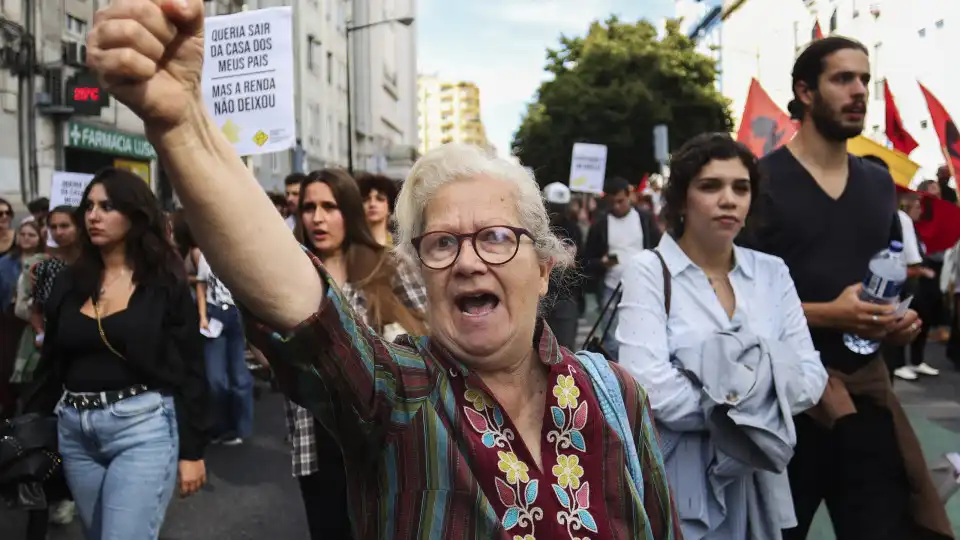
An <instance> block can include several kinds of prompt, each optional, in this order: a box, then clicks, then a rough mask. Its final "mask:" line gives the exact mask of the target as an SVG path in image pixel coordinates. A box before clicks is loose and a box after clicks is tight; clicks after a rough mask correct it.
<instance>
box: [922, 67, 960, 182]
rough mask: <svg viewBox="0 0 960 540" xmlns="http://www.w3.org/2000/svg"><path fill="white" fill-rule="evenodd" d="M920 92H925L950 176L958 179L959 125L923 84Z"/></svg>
mask: <svg viewBox="0 0 960 540" xmlns="http://www.w3.org/2000/svg"><path fill="white" fill-rule="evenodd" d="M918 84H919V83H918ZM920 90H921V91H923V97H925V98H926V99H927V109H929V110H930V119H931V120H933V128H934V129H935V130H936V131H937V138H939V139H940V149H941V150H942V151H943V157H944V159H946V160H947V167H949V168H950V176H953V177H954V178H956V177H957V175H956V172H957V171H958V170H960V131H957V125H956V124H955V123H953V119H952V118H950V114H949V113H947V110H946V109H945V108H944V107H943V104H941V103H940V100H938V99H937V98H936V97H935V96H934V95H933V94H932V93H930V91H929V90H927V87H925V86H923V85H922V84H921V85H920Z"/></svg>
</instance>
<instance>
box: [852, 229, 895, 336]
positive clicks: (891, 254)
mask: <svg viewBox="0 0 960 540" xmlns="http://www.w3.org/2000/svg"><path fill="white" fill-rule="evenodd" d="M902 254H903V244H901V243H900V242H897V241H893V242H890V247H889V248H887V249H885V250H883V251H881V252H880V253H877V254H876V255H874V256H873V258H872V259H870V265H869V270H868V271H867V277H866V279H864V280H863V290H862V291H860V299H861V300H863V301H864V302H870V303H872V304H881V305H890V304H895V303H897V302H899V301H900V291H901V290H902V289H903V284H904V283H905V282H906V281H907V265H906V263H904V261H903V257H902ZM843 343H844V345H846V346H847V348H848V349H850V350H851V351H853V352H855V353H857V354H863V355H867V354H873V353H875V352H877V349H879V348H880V342H879V341H874V340H872V339H866V338H862V337H860V336H855V335H853V334H844V335H843Z"/></svg>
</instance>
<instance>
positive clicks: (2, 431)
mask: <svg viewBox="0 0 960 540" xmlns="http://www.w3.org/2000/svg"><path fill="white" fill-rule="evenodd" d="M61 463H62V460H61V458H60V455H59V454H58V453H57V419H56V418H55V417H52V416H46V415H41V414H37V413H29V414H24V415H20V416H17V417H15V418H11V419H9V420H6V421H4V422H3V423H2V424H0V499H4V500H6V502H7V503H8V505H10V506H13V507H17V508H26V509H31V508H45V507H46V498H45V496H44V493H43V483H44V482H46V481H47V480H49V479H50V478H51V477H52V476H53V475H54V474H55V473H56V472H57V471H58V470H59V469H60V466H61Z"/></svg>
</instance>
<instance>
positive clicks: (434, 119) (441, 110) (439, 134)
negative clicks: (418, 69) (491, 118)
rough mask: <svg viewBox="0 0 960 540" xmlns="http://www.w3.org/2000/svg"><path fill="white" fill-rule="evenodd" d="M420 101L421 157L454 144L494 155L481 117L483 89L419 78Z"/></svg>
mask: <svg viewBox="0 0 960 540" xmlns="http://www.w3.org/2000/svg"><path fill="white" fill-rule="evenodd" d="M417 99H418V102H419V104H418V110H419V120H418V124H417V129H418V131H419V134H420V152H421V153H425V152H428V151H430V150H432V149H434V148H436V147H438V146H441V145H444V144H447V143H451V142H456V143H466V144H472V145H475V146H479V147H481V148H484V149H486V150H487V151H490V152H495V149H494V148H493V147H492V146H491V145H490V142H489V141H488V140H487V134H486V130H485V129H484V126H483V120H482V119H481V117H480V89H479V88H477V85H476V84H474V83H472V82H467V81H447V80H444V79H442V78H440V77H437V76H435V75H420V77H419V79H418V88H417Z"/></svg>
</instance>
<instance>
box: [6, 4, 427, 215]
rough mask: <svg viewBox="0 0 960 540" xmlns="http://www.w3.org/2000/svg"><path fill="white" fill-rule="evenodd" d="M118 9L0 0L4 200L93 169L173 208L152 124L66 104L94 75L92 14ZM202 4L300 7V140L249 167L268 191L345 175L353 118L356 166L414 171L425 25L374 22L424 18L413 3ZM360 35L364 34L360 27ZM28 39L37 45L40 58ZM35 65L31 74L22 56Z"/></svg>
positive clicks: (108, 108)
mask: <svg viewBox="0 0 960 540" xmlns="http://www.w3.org/2000/svg"><path fill="white" fill-rule="evenodd" d="M108 3H109V0H5V1H3V2H2V3H0V53H2V54H0V130H2V131H0V132H2V133H9V134H17V136H15V137H5V138H2V139H0V197H6V198H10V199H15V200H20V199H31V198H33V197H36V196H38V195H48V194H49V190H50V178H51V175H52V172H53V171H54V170H69V171H73V172H95V171H96V170H99V169H100V168H102V167H105V166H108V165H113V166H118V167H126V168H128V169H130V170H133V171H135V172H137V173H138V174H140V175H141V176H143V177H144V178H146V179H148V180H149V181H151V182H152V185H154V186H155V188H156V190H157V192H158V193H159V194H160V195H161V197H162V198H164V199H165V200H172V198H173V194H172V191H171V189H170V187H169V183H168V182H167V181H166V178H165V174H164V172H163V170H162V167H161V166H160V165H159V163H158V162H157V161H156V154H155V152H154V150H153V148H152V147H151V146H150V144H149V143H148V142H147V140H146V138H145V137H144V136H143V124H142V122H141V121H140V120H139V118H137V117H136V116H135V115H134V114H133V113H132V112H131V111H130V110H129V109H127V108H126V107H124V106H123V105H120V104H118V103H117V102H116V101H115V100H112V99H110V98H109V96H106V93H104V94H103V95H104V96H105V99H104V103H105V104H106V105H105V106H104V107H103V108H102V109H101V110H99V112H98V114H93V115H90V116H83V115H80V114H77V112H76V111H74V110H72V109H71V107H69V106H67V105H66V104H65V99H64V97H65V92H66V86H67V85H68V82H69V81H70V79H71V78H72V77H74V76H75V75H76V74H78V73H81V74H82V73H84V72H85V71H86V70H85V69H84V67H83V65H84V54H85V46H84V43H85V41H86V33H87V30H88V29H89V26H90V24H91V22H92V20H93V14H94V13H95V12H96V10H97V9H99V8H100V7H101V6H103V5H106V4H108ZM28 6H29V8H28ZM204 6H205V10H206V15H207V16H215V15H224V14H229V13H235V12H238V11H242V10H244V9H248V10H256V9H262V8H269V7H278V6H292V7H293V10H294V17H293V21H294V23H293V33H294V66H295V70H294V77H295V83H294V99H295V101H296V104H295V111H296V122H297V126H296V129H297V141H298V144H297V146H296V148H294V149H292V150H290V151H289V152H276V153H272V154H265V155H261V156H255V157H253V158H252V159H251V162H252V168H253V172H254V174H255V176H256V177H257V179H258V181H259V182H260V184H261V185H262V186H263V187H264V188H265V189H268V190H272V189H279V188H281V187H282V183H283V178H284V177H285V176H286V175H288V174H289V173H290V172H291V171H309V170H315V169H320V168H324V167H347V165H348V164H349V161H350V160H349V154H348V149H349V146H350V145H349V141H348V137H349V136H350V134H349V127H348V126H349V124H350V122H349V119H348V114H349V112H350V111H351V110H352V111H353V121H354V122H353V124H354V143H355V144H354V168H355V170H357V171H362V170H370V171H377V172H382V173H385V174H389V175H391V176H395V177H398V178H399V177H402V176H404V175H405V174H406V171H407V170H408V169H409V166H410V165H411V164H412V162H413V160H415V159H416V156H417V152H416V150H417V146H418V139H417V131H416V121H417V120H416V118H417V113H416V110H417V109H416V73H417V68H416V27H415V23H413V24H410V25H407V26H404V25H403V24H400V23H396V22H388V23H384V24H374V25H372V26H369V27H365V26H366V25H368V24H370V23H379V22H381V21H385V20H395V19H397V18H401V17H414V16H415V12H416V3H415V0H206V1H205V2H204ZM356 27H364V28H360V29H357V30H356V31H353V30H351V29H353V28H356ZM30 35H33V36H36V43H37V46H36V50H35V51H33V52H32V53H31V52H30V51H29V49H28V48H29V44H30V43H32V40H30V39H28V37H29V36H30ZM348 43H350V44H351V49H350V51H348V48H347V45H348ZM348 52H350V53H351V54H350V57H348ZM25 53H26V54H25ZM30 57H33V58H35V62H32V64H33V65H31V66H29V68H30V69H28V66H27V65H22V63H21V62H19V61H18V60H17V59H18V58H30ZM30 72H33V73H34V76H30V75H29V73H30ZM351 75H352V79H351V80H350V81H348V76H351ZM351 83H352V89H351V90H352V92H351V94H352V100H351V99H348V94H347V92H348V89H350V88H351ZM29 111H35V113H34V114H30V112H29Z"/></svg>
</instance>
